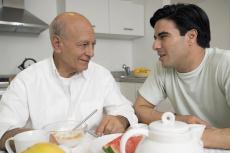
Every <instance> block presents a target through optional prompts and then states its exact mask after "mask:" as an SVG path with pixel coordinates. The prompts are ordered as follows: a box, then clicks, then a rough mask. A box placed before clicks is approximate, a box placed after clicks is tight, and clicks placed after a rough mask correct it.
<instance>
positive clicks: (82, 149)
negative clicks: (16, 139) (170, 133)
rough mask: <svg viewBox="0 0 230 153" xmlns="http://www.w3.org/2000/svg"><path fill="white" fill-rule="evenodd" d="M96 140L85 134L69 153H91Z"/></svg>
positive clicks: (208, 151)
mask: <svg viewBox="0 0 230 153" xmlns="http://www.w3.org/2000/svg"><path fill="white" fill-rule="evenodd" d="M94 139H96V138H95V137H93V136H92V135H90V134H86V136H85V138H84V141H83V142H82V143H81V145H80V146H78V147H76V148H73V149H72V151H71V153H91V152H90V150H89V148H90V147H92V146H91V142H92V141H93V140H94ZM0 153H6V152H4V151H0ZM204 153H230V150H220V149H205V152H204Z"/></svg>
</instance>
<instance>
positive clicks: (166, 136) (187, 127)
mask: <svg viewBox="0 0 230 153" xmlns="http://www.w3.org/2000/svg"><path fill="white" fill-rule="evenodd" d="M204 128H205V126H204V125H201V124H187V123H184V122H180V121H175V116H174V114H173V113H171V112H166V113H164V114H163V115H162V118H161V120H159V121H155V122H152V123H151V124H150V125H149V127H148V128H133V129H130V130H128V131H127V132H126V133H125V134H124V135H123V136H122V139H121V144H120V152H121V153H126V152H125V146H126V142H127V140H128V139H129V138H130V137H132V136H135V135H144V136H146V137H145V138H144V139H143V140H142V141H141V142H140V143H139V144H138V146H137V148H136V151H135V153H204V149H203V142H202V140H201V136H202V134H203V131H204Z"/></svg>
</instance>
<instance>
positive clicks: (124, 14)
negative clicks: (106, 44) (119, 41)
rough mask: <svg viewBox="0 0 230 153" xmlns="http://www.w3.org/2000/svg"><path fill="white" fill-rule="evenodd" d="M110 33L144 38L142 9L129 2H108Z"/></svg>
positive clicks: (119, 0) (117, 0) (111, 0)
mask: <svg viewBox="0 0 230 153" xmlns="http://www.w3.org/2000/svg"><path fill="white" fill-rule="evenodd" d="M109 10H110V18H109V19H110V32H111V33H113V34H120V35H135V36H144V7H143V6H142V5H139V4H135V3H132V2H130V1H122V0H110V3H109Z"/></svg>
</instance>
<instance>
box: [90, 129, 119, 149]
mask: <svg viewBox="0 0 230 153" xmlns="http://www.w3.org/2000/svg"><path fill="white" fill-rule="evenodd" d="M121 134H122V133H116V134H109V135H104V136H101V137H98V138H96V139H95V140H93V141H92V144H91V145H90V146H91V147H90V151H91V153H105V152H104V151H103V149H102V147H103V145H105V144H106V143H108V142H110V141H112V140H113V139H115V138H117V137H119V136H120V135H121Z"/></svg>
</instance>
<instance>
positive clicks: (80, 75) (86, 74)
mask: <svg viewBox="0 0 230 153" xmlns="http://www.w3.org/2000/svg"><path fill="white" fill-rule="evenodd" d="M50 61H51V69H52V72H53V74H54V75H56V76H60V74H59V72H58V70H57V68H56V65H55V64H54V59H53V57H51V58H50ZM90 65H91V62H89V65H88V69H87V70H84V71H83V72H81V73H78V74H74V75H73V76H72V77H73V78H79V77H83V78H84V79H89V76H90V70H89V67H90Z"/></svg>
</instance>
